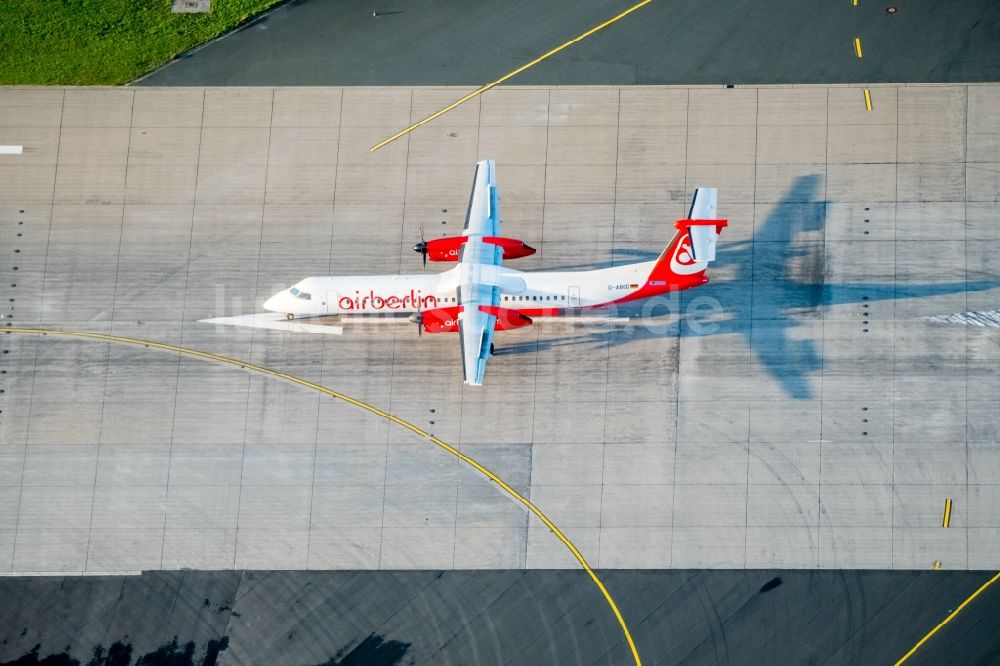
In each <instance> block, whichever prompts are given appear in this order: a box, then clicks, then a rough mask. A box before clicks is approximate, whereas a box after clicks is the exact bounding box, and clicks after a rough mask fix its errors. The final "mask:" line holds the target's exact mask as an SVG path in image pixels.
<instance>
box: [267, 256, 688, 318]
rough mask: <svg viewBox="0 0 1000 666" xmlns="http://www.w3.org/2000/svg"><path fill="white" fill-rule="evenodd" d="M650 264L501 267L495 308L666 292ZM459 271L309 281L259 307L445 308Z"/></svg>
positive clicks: (596, 303) (294, 311) (529, 309)
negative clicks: (653, 276) (569, 268)
mask: <svg viewBox="0 0 1000 666" xmlns="http://www.w3.org/2000/svg"><path fill="white" fill-rule="evenodd" d="M655 263H656V262H643V263H636V264H628V265H624V266H615V267H612V268H604V269H599V270H593V271H519V270H515V269H509V268H502V269H501V275H502V280H498V286H499V287H500V289H501V293H502V295H501V298H500V305H501V306H502V307H508V308H514V309H517V310H518V311H519V312H522V313H524V314H526V315H529V316H530V315H550V316H552V315H559V314H562V313H564V312H565V311H567V310H572V309H577V308H595V307H601V306H605V305H610V304H612V303H619V302H623V301H628V300H632V297H633V296H635V297H637V298H638V297H642V298H648V297H649V296H653V295H656V294H657V293H664V292H666V291H668V289H669V287H668V286H667V285H650V284H649V281H648V280H647V278H648V276H649V274H650V271H651V270H652V268H653V266H654V264H655ZM459 271H460V267H458V266H456V267H455V268H452V269H451V270H448V271H445V272H443V273H437V274H417V275H343V276H323V277H309V278H306V279H304V280H302V281H301V282H299V283H298V284H296V285H295V286H294V287H292V288H291V289H289V290H287V291H283V292H280V293H278V294H276V295H275V296H274V297H272V298H271V299H269V300H268V301H267V302H266V303H265V304H264V307H265V308H266V309H268V310H272V311H276V312H284V313H286V314H291V315H293V316H295V317H317V316H324V315H340V314H365V315H371V314H394V313H398V314H409V313H413V312H417V311H420V310H431V309H434V308H440V307H449V306H454V305H457V304H458V302H459V293H458V290H459V283H460V273H459ZM522 285H523V288H521V286H522ZM674 288H676V287H674ZM640 290H641V292H640ZM640 294H641V295H640Z"/></svg>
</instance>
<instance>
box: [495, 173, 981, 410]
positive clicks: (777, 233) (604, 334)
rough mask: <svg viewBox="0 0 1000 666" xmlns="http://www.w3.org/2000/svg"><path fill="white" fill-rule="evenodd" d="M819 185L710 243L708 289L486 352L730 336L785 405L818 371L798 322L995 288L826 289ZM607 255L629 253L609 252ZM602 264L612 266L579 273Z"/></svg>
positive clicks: (815, 350)
mask: <svg viewBox="0 0 1000 666" xmlns="http://www.w3.org/2000/svg"><path fill="white" fill-rule="evenodd" d="M821 186H822V176H820V175H819V174H808V175H803V176H800V177H798V178H796V179H795V181H794V182H793V183H792V185H791V187H790V188H789V190H788V192H787V193H786V194H785V196H784V197H783V198H782V200H781V202H780V203H779V204H777V205H776V206H775V207H774V209H773V210H772V212H771V213H770V214H769V215H768V216H767V217H766V218H765V219H764V220H763V222H762V223H760V224H758V225H757V226H756V228H755V230H754V235H753V239H752V240H747V241H735V242H725V241H720V243H719V249H718V254H717V261H716V262H715V263H714V264H713V266H712V268H710V269H709V275H710V276H713V273H714V276H713V281H712V282H710V283H709V284H707V285H705V286H704V287H700V288H697V289H692V290H689V291H683V292H678V293H674V294H671V295H669V296H664V297H659V298H655V299H649V300H647V301H641V302H637V303H634V304H628V305H627V306H621V307H618V308H602V309H598V310H587V311H583V312H581V313H580V314H581V315H582V318H581V319H580V320H579V321H580V323H573V322H572V318H569V319H570V321H567V322H566V323H565V324H561V323H558V320H552V322H553V323H552V326H553V329H552V330H556V328H557V327H559V326H563V327H564V328H561V329H558V330H559V331H560V333H559V334H558V335H553V336H552V337H551V338H549V337H545V336H546V335H547V334H548V333H547V331H546V330H545V329H543V330H542V331H541V332H540V333H539V338H538V339H537V340H532V341H530V342H527V341H526V342H520V343H518V342H514V343H507V342H502V343H498V344H497V351H496V354H497V355H499V356H503V355H507V354H523V353H531V352H542V351H545V350H547V349H553V348H559V347H565V346H576V345H581V346H585V347H587V346H589V347H592V348H595V349H596V348H604V347H606V346H610V347H617V346H619V345H626V344H629V343H631V342H636V341H640V340H646V339H651V338H666V337H678V338H680V337H703V336H715V335H734V334H738V335H740V336H742V337H743V339H744V341H745V342H746V344H747V346H748V347H749V349H750V353H751V354H752V359H753V360H752V363H753V365H754V367H759V368H763V369H765V371H766V372H767V373H768V374H769V375H771V376H772V377H773V378H774V379H775V380H776V381H778V382H779V383H780V385H781V387H782V389H783V391H784V392H785V394H786V395H788V396H789V397H790V398H794V399H800V400H808V399H811V398H813V397H814V395H815V392H814V389H813V386H812V382H811V378H812V375H814V374H815V373H816V372H818V371H819V370H820V369H821V368H822V366H823V358H822V355H821V353H820V349H819V347H818V345H817V343H816V341H815V340H814V339H811V338H805V339H802V338H799V339H795V338H794V337H793V335H792V331H793V329H795V328H798V327H801V326H802V325H803V324H802V322H803V321H807V320H819V319H822V317H823V310H822V308H824V307H828V306H834V305H845V304H857V306H858V309H859V316H858V320H859V322H858V323H859V325H860V324H861V321H862V319H863V316H864V315H862V312H863V310H864V304H874V303H876V302H879V301H886V300H898V299H904V298H906V299H908V298H921V297H928V296H940V295H946V294H953V293H960V292H965V291H984V290H987V289H993V288H995V287H998V286H1000V281H998V280H995V279H994V280H979V281H964V280H963V281H961V282H948V283H939V284H931V283H919V284H899V283H898V282H894V281H892V280H891V279H890V280H887V281H883V282H870V283H866V282H851V283H839V284H831V283H827V282H826V275H827V271H826V256H827V247H826V244H825V226H826V216H827V202H825V201H823V200H820V199H819V193H820V187H821ZM739 223H740V222H737V224H739ZM732 224H733V221H730V225H732ZM800 236H804V237H805V238H806V240H802V239H800V238H799V237H800ZM615 254H616V256H621V255H623V254H625V255H627V254H629V253H628V252H627V251H626V252H622V251H620V250H616V251H615ZM639 255H640V253H635V256H634V257H630V260H632V261H647V260H649V259H651V258H653V257H650V256H648V253H641V256H642V258H637V257H638V256H639ZM614 263H621V262H620V261H619V262H614ZM609 265H612V262H605V263H602V264H595V265H591V266H588V267H587V268H599V267H603V266H609ZM578 270H579V269H578ZM929 272H930V271H929ZM594 315H606V316H607V317H608V321H607V322H606V323H595V321H594ZM626 318H627V319H626ZM545 325H546V326H548V322H546V324H545ZM581 325H582V331H583V332H582V333H580V334H575V331H574V330H567V328H566V327H568V326H572V327H573V328H574V329H576V330H580V327H581Z"/></svg>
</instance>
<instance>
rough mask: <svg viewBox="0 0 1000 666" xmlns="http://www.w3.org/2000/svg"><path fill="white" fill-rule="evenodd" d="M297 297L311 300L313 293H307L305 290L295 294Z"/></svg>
mask: <svg viewBox="0 0 1000 666" xmlns="http://www.w3.org/2000/svg"><path fill="white" fill-rule="evenodd" d="M295 298H301V299H302V300H303V301H309V300H312V294H307V293H306V292H304V291H300V292H299V293H298V294H296V295H295Z"/></svg>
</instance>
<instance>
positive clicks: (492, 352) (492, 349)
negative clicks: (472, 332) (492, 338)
mask: <svg viewBox="0 0 1000 666" xmlns="http://www.w3.org/2000/svg"><path fill="white" fill-rule="evenodd" d="M496 354H497V348H496V345H494V344H493V343H492V342H491V343H490V356H496Z"/></svg>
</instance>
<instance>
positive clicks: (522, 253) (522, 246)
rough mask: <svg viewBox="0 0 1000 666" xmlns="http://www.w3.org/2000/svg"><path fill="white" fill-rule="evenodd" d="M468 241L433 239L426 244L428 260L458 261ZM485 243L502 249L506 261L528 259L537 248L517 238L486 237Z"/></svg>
mask: <svg viewBox="0 0 1000 666" xmlns="http://www.w3.org/2000/svg"><path fill="white" fill-rule="evenodd" d="M467 240H469V239H468V237H467V236H448V237H446V238H432V239H431V240H429V241H426V242H425V243H424V246H425V247H426V250H427V258H428V259H429V260H430V261H458V255H459V252H460V251H461V249H462V245H463V244H465V242H466V241H467ZM483 242H484V243H489V244H490V245H497V246H499V247H502V248H503V258H504V259H520V258H521V257H527V256H530V255H532V254H534V253H535V248H533V247H531V246H530V245H528V244H527V243H525V242H524V241H521V240H517V239H516V238H502V237H500V236H484V237H483ZM417 247H420V246H417ZM414 249H416V248H414Z"/></svg>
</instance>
